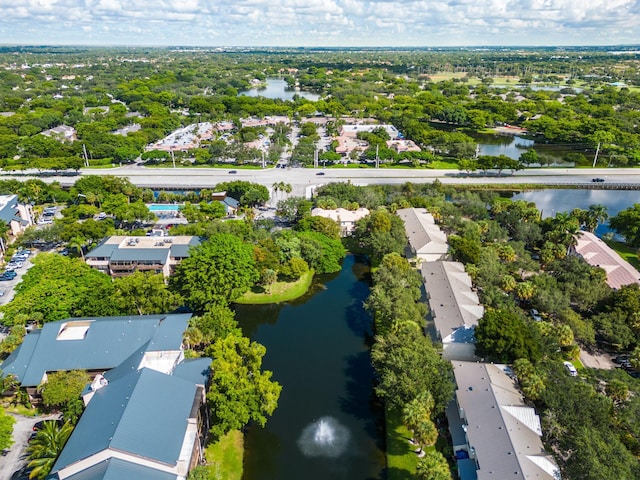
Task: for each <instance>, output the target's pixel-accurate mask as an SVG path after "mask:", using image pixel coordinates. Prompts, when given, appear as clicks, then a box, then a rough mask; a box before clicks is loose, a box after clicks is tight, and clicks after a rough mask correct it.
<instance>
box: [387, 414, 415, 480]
mask: <svg viewBox="0 0 640 480" xmlns="http://www.w3.org/2000/svg"><path fill="white" fill-rule="evenodd" d="M385 423H386V431H387V471H388V474H387V479H388V480H412V479H414V478H415V471H416V465H418V460H419V458H418V455H416V454H415V453H414V447H413V445H411V444H410V443H409V439H410V438H411V433H409V430H407V428H406V427H405V426H404V425H403V424H402V421H401V420H400V414H399V413H398V412H394V411H391V410H389V409H388V408H385Z"/></svg>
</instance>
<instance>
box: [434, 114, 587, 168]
mask: <svg viewBox="0 0 640 480" xmlns="http://www.w3.org/2000/svg"><path fill="white" fill-rule="evenodd" d="M429 126H430V127H433V128H435V129H437V130H444V131H454V130H458V127H457V126H456V125H449V124H446V123H441V122H429ZM464 133H465V134H466V135H468V136H470V137H471V138H473V140H474V141H475V142H476V143H477V145H478V154H479V155H491V156H499V155H506V156H507V157H509V158H513V159H514V160H518V159H519V158H520V155H522V154H523V153H524V152H526V151H527V150H529V149H530V148H533V149H534V150H535V151H536V152H537V153H538V155H546V156H549V157H551V159H552V162H551V165H552V166H553V165H561V166H566V167H569V166H573V163H567V162H565V161H564V160H563V157H564V156H565V155H567V154H569V153H581V154H582V155H584V156H586V157H587V158H590V159H593V156H594V153H595V150H594V149H591V148H588V147H587V146H585V145H578V144H566V145H563V144H549V143H546V142H543V141H538V140H535V139H531V138H527V137H523V136H519V135H507V134H497V133H496V134H493V133H477V132H466V131H465V132H464Z"/></svg>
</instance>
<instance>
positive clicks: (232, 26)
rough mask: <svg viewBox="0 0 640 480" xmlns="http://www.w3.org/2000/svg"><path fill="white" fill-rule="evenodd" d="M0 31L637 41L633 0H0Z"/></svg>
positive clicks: (134, 39) (201, 40) (190, 39)
mask: <svg viewBox="0 0 640 480" xmlns="http://www.w3.org/2000/svg"><path fill="white" fill-rule="evenodd" d="M65 22H67V25H65ZM0 26H1V27H2V28H1V29H0V42H2V43H52V44H55V43H60V42H66V43H82V42H83V41H87V40H86V39H87V38H88V37H87V33H88V32H91V36H90V39H91V41H92V42H93V43H104V44H114V43H127V44H136V43H137V44H150V43H161V44H172V45H175V44H179V43H182V42H184V43H185V44H200V45H207V44H214V45H219V44H225V45H233V44H237V45H305V46H311V45H336V46H337V45H392V46H393V45H406V46H411V45H433V46H437V45H465V44H466V45H476V44H478V45H496V44H508V43H512V44H520V45H526V44H532V45H542V44H573V45H579V44H607V43H609V44H615V43H640V2H638V0H580V1H577V0H484V1H478V0H407V1H403V0H231V1H224V2H223V1H222V0H13V1H12V0H0ZM621 32H622V33H621Z"/></svg>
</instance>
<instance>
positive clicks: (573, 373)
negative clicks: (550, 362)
mask: <svg viewBox="0 0 640 480" xmlns="http://www.w3.org/2000/svg"><path fill="white" fill-rule="evenodd" d="M564 368H566V369H567V372H569V375H571V376H572V377H577V376H578V370H576V367H574V366H573V363H571V362H564Z"/></svg>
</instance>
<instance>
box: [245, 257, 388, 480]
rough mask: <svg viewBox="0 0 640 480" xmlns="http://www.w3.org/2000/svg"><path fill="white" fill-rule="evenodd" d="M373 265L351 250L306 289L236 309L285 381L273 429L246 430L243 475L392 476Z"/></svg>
mask: <svg viewBox="0 0 640 480" xmlns="http://www.w3.org/2000/svg"><path fill="white" fill-rule="evenodd" d="M368 295H369V270H368V267H367V265H366V264H364V263H361V262H359V261H357V259H356V257H354V256H347V258H346V259H345V260H344V264H343V268H342V271H341V272H339V273H338V274H334V275H324V276H320V277H319V278H318V282H317V283H316V284H315V285H314V286H313V287H312V289H311V290H310V292H309V293H308V294H307V295H305V296H304V297H303V298H301V299H299V300H297V301H294V302H291V303H288V304H285V305H266V306H244V305H238V306H237V308H236V318H237V319H238V321H239V322H240V325H241V327H242V329H243V331H244V334H245V335H247V336H249V337H250V338H251V339H252V340H254V341H257V342H260V343H261V344H263V345H264V346H265V347H266V348H267V353H266V355H265V357H264V361H263V366H264V368H265V369H268V370H271V371H272V372H273V378H274V380H276V381H278V382H280V384H281V385H282V387H283V388H282V393H281V395H280V401H279V405H278V408H277V410H276V411H275V413H274V415H273V416H272V417H271V418H270V419H269V420H268V421H267V425H266V427H265V428H260V427H257V426H252V427H251V428H249V431H248V433H247V435H246V436H245V461H244V476H243V480H263V479H264V480H266V479H269V480H273V479H283V480H289V479H296V478H304V479H305V480H316V479H317V480H326V479H336V480H340V479H344V480H360V479H362V480H365V479H366V480H374V479H383V478H385V477H384V475H385V455H384V449H383V443H384V440H383V417H382V411H381V409H380V408H379V406H378V405H377V403H376V401H375V396H374V393H373V388H372V384H373V369H372V367H371V363H370V357H369V348H368V344H369V342H370V340H371V335H372V320H371V318H370V316H369V315H368V314H367V312H366V311H365V310H364V309H363V308H362V302H363V301H364V300H365V299H366V298H367V296H368Z"/></svg>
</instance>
